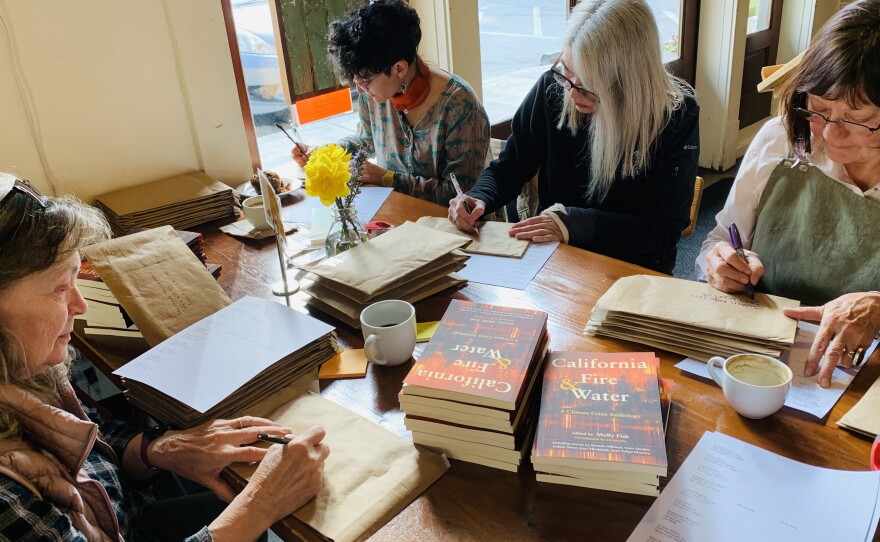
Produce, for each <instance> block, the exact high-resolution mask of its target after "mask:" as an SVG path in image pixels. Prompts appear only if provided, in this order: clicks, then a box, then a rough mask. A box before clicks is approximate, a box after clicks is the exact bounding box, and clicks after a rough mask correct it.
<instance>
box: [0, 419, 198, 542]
mask: <svg viewBox="0 0 880 542" xmlns="http://www.w3.org/2000/svg"><path fill="white" fill-rule="evenodd" d="M83 408H84V409H85V411H86V413H87V414H88V415H89V418H91V420H92V421H93V422H95V423H96V424H98V427H99V429H100V431H101V434H102V436H103V437H104V439H105V440H106V441H107V443H108V444H109V445H110V446H111V447H113V450H114V451H115V452H116V454H117V456H118V457H120V458H121V457H122V454H123V451H124V450H125V447H126V446H128V443H129V441H130V440H131V439H132V438H133V437H134V436H135V435H137V434H138V433H140V432H142V431H143V428H136V427H132V426H130V425H128V424H126V423H124V422H121V421H119V420H109V421H106V420H104V419H103V418H102V417H101V416H100V415H99V414H98V413H97V411H95V410H94V409H90V408H89V407H88V406H85V405H84V406H83ZM82 470H83V472H85V473H86V474H87V475H88V476H89V477H90V478H92V479H93V480H97V481H98V482H100V484H101V485H102V486H104V489H105V490H106V491H107V495H108V496H109V497H110V503H111V504H112V505H113V509H114V510H115V511H116V518H117V519H118V520H119V530H120V532H121V533H122V534H123V536H124V537H126V538H128V539H131V540H138V541H144V542H147V541H150V540H155V538H154V537H153V536H151V535H150V534H149V533H147V532H145V530H144V529H143V528H141V527H139V526H138V525H137V519H138V518H139V517H140V511H141V507H142V506H143V504H144V495H142V494H140V493H138V492H135V491H132V490H131V488H129V487H127V485H126V484H125V482H124V481H123V479H122V477H121V476H120V474H121V472H120V468H119V467H118V466H117V465H116V464H115V463H113V462H112V461H111V460H110V458H109V457H107V456H105V455H103V454H102V453H100V452H98V451H96V449H93V450H92V452H91V453H89V455H88V457H87V458H86V461H85V463H83V467H82ZM30 540H40V541H64V542H67V541H75V542H80V541H82V542H85V540H86V538H85V536H84V535H83V534H82V533H81V532H79V531H77V530H76V529H75V528H74V527H73V524H72V523H71V521H70V518H68V517H67V515H66V514H65V513H64V512H62V511H61V510H59V509H58V508H56V507H55V506H54V505H53V504H51V503H49V502H47V501H44V500H41V499H39V498H38V497H37V496H36V495H34V494H33V493H31V492H30V490H28V489H27V488H26V487H24V486H22V485H21V484H19V483H18V482H15V481H13V480H12V479H10V478H7V477H6V476H3V475H2V474H0V541H3V542H5V541H15V542H19V541H21V542H25V541H30ZM212 540H213V539H212V538H211V534H210V533H209V532H208V528H207V527H204V528H202V530H200V531H199V532H198V533H196V534H194V535H192V536H190V537H189V538H187V539H186V542H211V541H212Z"/></svg>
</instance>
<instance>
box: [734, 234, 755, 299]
mask: <svg viewBox="0 0 880 542" xmlns="http://www.w3.org/2000/svg"><path fill="white" fill-rule="evenodd" d="M728 232H730V244H731V245H732V246H733V250H735V251H736V253H737V254H738V255H739V257H740V258H742V260H743V261H744V262H746V263H749V259H748V258H746V252H745V250H743V243H742V239H741V238H740V236H739V228H737V227H736V224H734V223H731V224H730V228H728ZM746 295H748V296H749V299H755V287H754V286H752V283H751V281H749V282H747V283H746Z"/></svg>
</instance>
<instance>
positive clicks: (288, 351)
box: [113, 297, 335, 427]
mask: <svg viewBox="0 0 880 542" xmlns="http://www.w3.org/2000/svg"><path fill="white" fill-rule="evenodd" d="M332 331H333V328H332V327H330V326H328V325H327V324H324V323H323V322H319V321H318V320H315V319H314V318H312V317H310V316H308V315H305V314H301V313H299V312H297V311H295V310H293V309H290V308H288V307H285V306H284V305H281V304H278V303H275V302H274V301H270V300H265V299H260V298H255V297H244V298H242V299H240V300H238V301H236V302H235V303H233V304H231V305H229V306H227V307H225V308H223V309H220V310H219V311H217V312H215V313H214V314H212V315H210V316H208V317H207V318H204V319H203V320H200V321H198V322H196V323H195V324H193V325H191V326H189V327H187V328H186V329H184V330H183V331H180V332H179V333H177V334H175V335H173V336H171V337H169V338H168V339H166V340H164V341H163V342H161V343H159V344H158V345H157V346H155V347H153V348H152V349H150V350H148V351H147V352H146V353H144V354H143V355H141V356H139V357H137V358H135V359H134V360H132V361H131V362H130V363H127V364H126V365H124V366H123V367H121V368H120V369H117V370H116V371H114V373H113V374H115V375H117V376H120V377H121V378H122V380H123V385H124V386H125V396H126V398H127V399H128V400H129V401H131V402H132V403H133V404H134V405H136V406H138V407H139V408H141V409H143V410H144V411H145V412H147V413H149V414H150V415H151V416H153V417H154V418H156V419H158V420H162V421H164V422H166V423H170V424H173V425H175V426H177V427H192V426H194V425H198V424H200V423H203V422H205V421H208V420H212V419H215V418H229V417H234V416H236V415H238V414H239V413H241V412H242V411H244V410H246V409H247V408H249V407H251V406H253V405H255V404H256V403H258V402H260V401H261V400H263V399H265V398H266V397H268V396H270V395H272V394H273V393H275V392H277V391H278V390H281V389H283V388H284V387H286V386H287V385H289V384H290V383H291V382H293V381H294V380H296V379H297V378H299V377H300V376H302V375H303V374H305V373H307V372H309V371H312V370H315V369H316V368H317V367H318V366H319V365H320V364H322V363H324V362H325V361H326V360H328V359H330V358H331V357H333V355H334V354H335V350H334V347H333V337H332Z"/></svg>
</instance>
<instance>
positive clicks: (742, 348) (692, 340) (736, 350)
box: [597, 324, 780, 357]
mask: <svg viewBox="0 0 880 542" xmlns="http://www.w3.org/2000/svg"><path fill="white" fill-rule="evenodd" d="M597 331H598V332H599V333H600V334H608V333H615V334H616V335H618V336H621V337H629V338H628V339H627V340H629V341H633V342H642V341H654V342H662V343H666V344H678V345H681V346H684V347H686V348H691V349H694V350H698V351H701V352H712V353H713V355H719V356H720V355H724V357H727V356H730V355H733V354H741V353H745V352H750V353H754V354H764V355H765V356H771V357H779V352H780V349H779V348H772V347H768V346H766V345H762V344H756V343H739V342H736V343H727V342H724V341H712V340H702V339H700V338H698V337H690V336H687V335H669V334H663V333H657V332H653V331H650V330H644V329H631V328H628V327H624V326H616V325H605V324H603V325H602V326H601V327H599V328H598V330H597Z"/></svg>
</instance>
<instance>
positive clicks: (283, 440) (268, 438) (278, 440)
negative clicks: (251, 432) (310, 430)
mask: <svg viewBox="0 0 880 542" xmlns="http://www.w3.org/2000/svg"><path fill="white" fill-rule="evenodd" d="M257 440H262V441H263V442H271V443H272V444H287V443H288V442H290V439H289V438H287V437H276V436H275V435H269V434H267V433H260V434H259V435H257Z"/></svg>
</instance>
